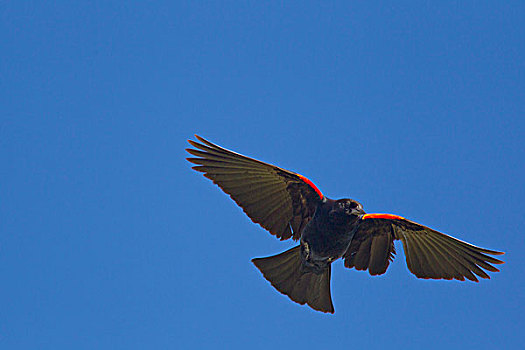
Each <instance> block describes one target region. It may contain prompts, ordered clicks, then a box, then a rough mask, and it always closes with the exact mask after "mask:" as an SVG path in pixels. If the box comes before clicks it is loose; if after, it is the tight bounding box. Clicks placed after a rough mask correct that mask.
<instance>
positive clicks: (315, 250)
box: [300, 197, 364, 265]
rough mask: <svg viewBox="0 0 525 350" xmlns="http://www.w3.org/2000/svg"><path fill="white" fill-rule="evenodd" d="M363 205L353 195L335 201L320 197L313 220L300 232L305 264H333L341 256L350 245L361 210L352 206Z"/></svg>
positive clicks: (358, 206)
mask: <svg viewBox="0 0 525 350" xmlns="http://www.w3.org/2000/svg"><path fill="white" fill-rule="evenodd" d="M354 205H355V207H354V208H360V207H361V205H360V204H358V203H357V202H356V201H353V200H350V199H348V200H347V199H343V200H339V201H335V200H332V199H329V198H326V197H325V199H324V200H323V201H321V202H320V203H319V204H318V206H317V209H316V211H315V214H314V216H313V218H312V220H310V222H309V223H308V224H307V225H306V227H305V228H304V231H303V232H302V234H301V241H300V244H301V250H302V251H304V252H305V253H303V254H302V258H303V261H304V262H305V263H306V264H315V265H322V264H325V265H326V264H330V263H331V262H332V261H334V260H337V259H339V258H340V257H342V256H343V254H344V253H345V252H346V250H347V249H348V247H349V245H350V242H351V241H352V237H353V236H354V233H355V229H356V228H357V226H358V223H359V215H360V214H364V212H362V208H361V211H357V210H356V211H355V212H352V211H351V210H352V209H349V208H350V206H354Z"/></svg>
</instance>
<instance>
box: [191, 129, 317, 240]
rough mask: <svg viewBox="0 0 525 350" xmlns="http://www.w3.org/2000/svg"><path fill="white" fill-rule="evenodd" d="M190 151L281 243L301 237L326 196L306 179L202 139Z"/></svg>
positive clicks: (201, 168)
mask: <svg viewBox="0 0 525 350" xmlns="http://www.w3.org/2000/svg"><path fill="white" fill-rule="evenodd" d="M195 137H196V138H197V140H199V141H200V143H199V142H196V141H193V140H188V142H189V143H190V144H191V145H192V146H193V147H195V148H196V149H191V148H189V149H186V151H188V152H189V153H190V154H192V155H193V156H196V157H197V158H187V159H188V160H189V161H190V162H192V163H194V164H197V165H196V166H194V167H193V169H195V170H197V171H200V172H202V173H204V176H206V177H207V178H208V179H210V180H212V181H213V182H214V183H215V184H217V185H218V186H219V187H220V188H221V189H222V190H223V191H224V192H226V193H227V194H229V195H230V197H231V198H232V199H233V200H234V201H235V202H236V203H237V204H238V205H239V206H240V207H241V208H242V209H243V210H244V212H245V213H246V214H247V215H248V216H249V217H250V219H252V221H253V222H255V223H258V224H259V225H261V226H262V227H263V228H265V229H266V230H268V231H270V233H271V234H273V235H275V236H277V237H278V238H280V239H281V240H285V239H288V238H290V237H293V239H294V240H297V239H299V238H300V236H301V232H302V231H303V229H304V227H305V226H306V224H307V223H308V222H309V221H310V219H311V218H312V217H313V215H314V213H315V209H316V207H317V204H318V203H319V202H320V201H321V200H322V199H323V194H322V193H321V191H319V189H318V188H317V187H315V185H314V184H313V183H312V182H311V181H310V180H308V179H307V178H306V177H304V176H302V175H299V174H296V173H293V172H291V171H288V170H285V169H281V168H279V167H276V166H274V165H271V164H267V163H264V162H261V161H258V160H256V159H252V158H249V157H246V156H243V155H240V154H238V153H235V152H232V151H229V150H227V149H225V148H222V147H219V146H217V145H215V144H213V143H211V142H209V141H207V140H205V139H203V138H202V137H200V136H197V135H195Z"/></svg>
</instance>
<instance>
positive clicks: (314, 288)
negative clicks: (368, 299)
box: [252, 246, 334, 313]
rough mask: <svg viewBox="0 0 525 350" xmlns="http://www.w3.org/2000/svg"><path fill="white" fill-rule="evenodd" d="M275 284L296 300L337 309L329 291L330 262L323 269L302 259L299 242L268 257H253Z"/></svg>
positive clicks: (318, 307)
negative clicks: (315, 269) (313, 266)
mask: <svg viewBox="0 0 525 350" xmlns="http://www.w3.org/2000/svg"><path fill="white" fill-rule="evenodd" d="M252 262H253V263H254V264H255V266H256V267H257V268H258V269H259V270H260V271H261V272H262V274H263V276H264V278H266V279H267V280H268V281H269V282H270V283H271V284H272V286H274V287H275V288H276V289H277V290H278V291H279V292H281V293H283V294H285V295H287V296H288V297H289V298H290V299H292V300H293V301H295V302H297V303H299V304H301V305H303V304H308V305H309V306H310V307H311V308H313V309H314V310H318V311H322V312H330V313H334V306H333V304H332V297H331V295H330V274H331V270H330V269H331V266H330V265H328V266H327V268H326V269H325V270H323V271H321V272H320V273H319V272H317V271H314V270H312V269H308V268H307V267H306V266H305V265H304V264H303V263H302V261H301V249H300V246H297V247H294V248H292V249H289V250H287V251H285V252H283V253H281V254H278V255H274V256H270V257H267V258H256V259H252Z"/></svg>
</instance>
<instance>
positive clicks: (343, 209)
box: [329, 198, 365, 220]
mask: <svg viewBox="0 0 525 350" xmlns="http://www.w3.org/2000/svg"><path fill="white" fill-rule="evenodd" d="M364 213H365V212H364V210H363V206H362V205H361V203H359V202H358V201H356V200H353V199H349V198H343V199H339V200H337V201H335V202H334V203H333V206H332V209H331V210H330V212H329V215H330V217H332V218H334V219H346V220H348V219H349V218H351V219H357V218H358V217H360V216H362V215H363V214H364Z"/></svg>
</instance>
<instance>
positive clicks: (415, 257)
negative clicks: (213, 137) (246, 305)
mask: <svg viewBox="0 0 525 350" xmlns="http://www.w3.org/2000/svg"><path fill="white" fill-rule="evenodd" d="M195 138H196V139H197V141H194V140H188V142H189V144H190V145H191V146H193V148H187V149H186V151H187V152H188V153H189V154H191V155H192V156H193V157H189V158H186V159H187V160H188V161H189V162H191V163H192V164H194V166H192V169H194V170H196V171H198V172H201V173H203V175H204V176H205V177H206V178H208V179H210V180H211V181H213V183H215V184H216V185H218V186H219V187H220V188H221V189H222V190H223V191H224V192H225V193H226V194H228V195H229V196H230V197H231V198H232V199H233V200H234V201H235V203H237V204H238V205H239V206H240V207H241V208H242V210H243V211H244V212H245V213H246V215H247V216H248V217H249V218H250V219H251V220H252V221H253V222H254V223H257V224H259V225H260V226H261V227H262V228H264V229H266V230H267V231H269V232H270V233H271V234H272V235H274V236H276V237H277V238H279V239H280V240H287V239H290V238H291V239H292V240H294V241H299V245H297V246H295V247H293V248H291V249H289V250H287V251H285V252H282V253H280V254H277V255H274V256H269V257H265V258H255V259H252V262H253V264H254V265H255V266H256V267H257V269H259V270H260V272H261V273H262V275H263V277H264V278H265V279H266V280H268V281H269V282H270V283H271V285H272V286H273V287H275V289H277V290H278V291H279V292H280V293H282V294H284V295H287V296H288V297H289V298H290V299H291V300H292V301H294V302H296V303H299V304H301V305H304V304H307V305H308V306H309V307H311V308H312V309H314V310H317V311H321V312H324V313H331V314H333V313H334V311H335V310H334V306H333V302H332V297H331V292H330V279H331V265H332V263H333V262H334V261H336V260H338V259H342V260H343V262H344V266H345V267H347V268H355V269H356V270H361V271H368V272H369V274H370V275H372V276H376V275H381V274H384V273H385V272H386V270H387V268H388V266H389V265H390V263H391V262H392V261H393V260H394V257H395V255H396V249H395V245H394V241H397V240H400V241H401V242H402V246H403V250H404V252H405V257H406V263H407V266H408V269H409V270H410V272H412V273H413V274H414V275H415V276H416V277H418V278H423V279H445V280H452V279H455V280H459V281H465V279H467V280H470V281H474V282H478V281H479V280H478V277H481V278H485V279H489V278H490V276H489V275H488V274H487V273H486V272H485V270H487V271H490V272H499V270H498V269H497V268H496V267H494V266H493V265H492V264H502V263H503V261H501V260H499V259H496V258H494V257H493V256H494V255H502V254H504V253H503V252H499V251H495V250H489V249H484V248H480V247H477V246H475V245H472V244H469V243H467V242H464V241H461V240H459V239H456V238H453V237H451V236H449V235H446V234H444V233H441V232H438V231H436V230H434V229H431V228H429V227H426V226H423V225H421V224H418V223H416V222H413V221H410V220H408V219H405V218H404V217H402V216H399V215H394V214H384V213H370V214H367V213H366V212H365V211H364V210H363V206H362V205H361V203H359V202H358V201H356V200H354V199H349V198H342V199H337V200H335V199H331V198H328V197H327V196H325V195H324V194H323V193H322V192H321V191H320V190H319V188H318V187H317V186H316V185H315V184H314V183H313V182H312V181H311V180H309V179H308V178H306V177H305V176H303V175H300V174H298V173H294V172H292V171H289V170H285V169H283V168H280V167H277V166H275V165H272V164H268V163H265V162H262V161H259V160H256V159H253V158H250V157H247V156H244V155H241V154H239V153H236V152H233V151H230V150H228V149H226V148H223V147H220V146H218V145H216V144H214V143H212V142H210V141H208V140H206V139H204V138H202V137H200V136H198V135H195Z"/></svg>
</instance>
